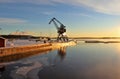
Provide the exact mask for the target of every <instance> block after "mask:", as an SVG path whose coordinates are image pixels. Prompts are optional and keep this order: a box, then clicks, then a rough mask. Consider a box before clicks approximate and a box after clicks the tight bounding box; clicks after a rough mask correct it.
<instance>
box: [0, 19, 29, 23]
mask: <svg viewBox="0 0 120 79" xmlns="http://www.w3.org/2000/svg"><path fill="white" fill-rule="evenodd" d="M26 22H27V21H26V20H22V19H15V18H0V23H2V24H17V23H26Z"/></svg>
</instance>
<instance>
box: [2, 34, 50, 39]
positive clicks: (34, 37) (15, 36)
mask: <svg viewBox="0 0 120 79" xmlns="http://www.w3.org/2000/svg"><path fill="white" fill-rule="evenodd" d="M1 37H4V38H6V39H40V38H48V37H42V36H32V35H1Z"/></svg>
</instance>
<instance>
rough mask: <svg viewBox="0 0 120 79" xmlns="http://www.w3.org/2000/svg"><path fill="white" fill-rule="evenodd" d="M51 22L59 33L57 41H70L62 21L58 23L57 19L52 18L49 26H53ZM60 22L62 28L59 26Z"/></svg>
mask: <svg viewBox="0 0 120 79" xmlns="http://www.w3.org/2000/svg"><path fill="white" fill-rule="evenodd" d="M51 22H53V23H54V25H55V27H56V29H57V33H58V37H57V41H59V40H61V41H62V39H63V41H68V37H67V35H65V32H66V28H65V27H66V26H64V25H63V24H62V23H61V22H60V21H58V20H57V19H56V18H52V19H51V20H50V22H49V24H51ZM56 22H58V23H59V24H60V27H59V26H58V25H57V23H56Z"/></svg>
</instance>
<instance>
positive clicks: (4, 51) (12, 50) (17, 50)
mask: <svg viewBox="0 0 120 79" xmlns="http://www.w3.org/2000/svg"><path fill="white" fill-rule="evenodd" d="M75 44H76V43H75V42H74V41H70V42H64V43H59V42H55V43H45V44H35V45H26V46H16V47H7V48H0V57H4V56H10V55H14V54H23V53H29V52H32V51H38V50H39V51H44V50H53V49H58V48H60V47H67V46H71V45H75Z"/></svg>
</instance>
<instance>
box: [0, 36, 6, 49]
mask: <svg viewBox="0 0 120 79" xmlns="http://www.w3.org/2000/svg"><path fill="white" fill-rule="evenodd" d="M5 45H6V39H5V38H3V37H0V47H5Z"/></svg>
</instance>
